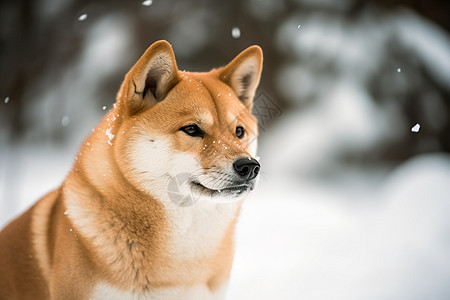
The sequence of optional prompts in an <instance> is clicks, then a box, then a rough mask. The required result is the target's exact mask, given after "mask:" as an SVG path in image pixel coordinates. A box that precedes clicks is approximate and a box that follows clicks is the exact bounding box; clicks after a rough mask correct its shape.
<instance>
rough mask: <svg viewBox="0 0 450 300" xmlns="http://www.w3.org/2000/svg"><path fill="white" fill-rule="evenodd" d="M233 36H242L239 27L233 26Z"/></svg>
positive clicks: (234, 37)
mask: <svg viewBox="0 0 450 300" xmlns="http://www.w3.org/2000/svg"><path fill="white" fill-rule="evenodd" d="M231 36H232V37H233V39H238V38H240V37H241V30H240V29H239V27H233V28H232V29H231Z"/></svg>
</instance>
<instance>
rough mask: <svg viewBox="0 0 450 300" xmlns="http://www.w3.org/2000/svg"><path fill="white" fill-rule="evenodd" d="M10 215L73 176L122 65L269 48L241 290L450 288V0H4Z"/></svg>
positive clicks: (0, 153)
mask: <svg viewBox="0 0 450 300" xmlns="http://www.w3.org/2000/svg"><path fill="white" fill-rule="evenodd" d="M0 24H1V26H0V43H1V44H0V45H1V46H0V63H1V64H0V76H1V80H0V227H2V226H4V225H5V224H6V223H7V222H8V221H9V220H11V219H12V218H13V217H15V216H17V215H18V214H19V213H20V212H21V211H23V210H24V209H26V208H27V207H28V206H29V205H31V203H33V202H34V201H36V200H37V199H38V198H39V197H41V196H42V195H44V194H45V193H46V192H48V191H50V190H51V189H53V188H55V187H57V186H58V185H59V184H60V183H61V182H62V181H63V180H64V176H65V175H66V174H67V173H68V171H69V170H70V167H71V164H72V161H73V157H74V155H75V154H76V153H77V150H78V147H79V145H80V144H81V143H82V141H83V139H84V138H85V137H86V136H87V135H88V134H89V132H90V131H91V129H92V128H93V127H95V126H96V124H97V123H98V122H99V121H100V119H101V118H102V116H103V115H104V114H105V113H106V111H108V110H109V109H110V108H111V107H112V104H113V103H114V100H115V94H116V92H117V91H118V89H119V86H120V83H121V81H122V79H123V78H124V75H125V73H126V72H127V71H128V70H129V68H130V67H131V66H132V65H133V64H134V62H135V61H136V60H137V59H138V57H139V56H140V55H141V54H142V53H143V52H144V51H145V49H146V48H147V47H148V46H149V45H150V44H151V43H153V42H154V41H156V40H159V39H166V40H168V41H169V42H170V43H171V44H172V46H173V49H174V51H175V55H176V57H177V62H178V67H179V69H180V70H190V71H207V70H209V69H211V68H213V67H217V66H221V65H224V64H226V63H228V62H229V61H230V60H231V59H232V58H233V57H234V56H235V55H237V54H238V53H239V52H240V51H242V50H243V49H245V48H246V47H248V46H250V45H252V44H257V45H260V46H261V47H262V49H263V51H264V59H265V61H264V70H263V76H262V79H261V84H260V87H259V90H258V94H257V96H256V98H255V114H256V115H257V116H258V118H259V119H260V133H261V134H260V139H259V155H260V156H261V164H262V167H263V168H262V171H263V173H262V176H261V177H262V178H261V180H260V185H259V188H258V190H257V191H256V192H255V193H254V194H253V195H252V196H251V197H250V199H248V201H246V203H245V204H244V207H243V212H242V215H241V218H240V221H239V224H238V232H237V241H236V243H237V245H236V246H237V252H236V258H235V264H234V266H233V274H232V278H231V281H230V290H229V297H228V298H229V299H346V300H348V299H438V300H439V299H450V285H449V284H448V283H449V282H450V218H449V217H448V215H449V213H450V155H449V151H450V118H449V114H450V35H449V30H450V2H448V1H445V0H442V1H440V0H429V1H426V0H415V1H413V0H382V1H358V0H340V1H333V0H278V1H271V0H245V1H238V0H234V1H205V0H190V1H181V0H178V1H171V0H153V1H151V0H147V1H142V0H138V1H134V0H133V1H112V0H108V1H106V0H105V1H101V0H99V1H82V0H77V1H75V0H34V1H31V0H21V1H12V0H10V1H2V2H1V3H0Z"/></svg>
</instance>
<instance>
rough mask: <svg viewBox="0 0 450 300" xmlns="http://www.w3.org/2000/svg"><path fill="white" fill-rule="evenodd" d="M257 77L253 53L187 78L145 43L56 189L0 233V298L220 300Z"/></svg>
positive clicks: (245, 185)
mask: <svg viewBox="0 0 450 300" xmlns="http://www.w3.org/2000/svg"><path fill="white" fill-rule="evenodd" d="M261 70H262V51H261V49H260V48H259V47H258V46H252V47H250V48H248V49H246V50H245V51H243V52H242V53H240V54H239V55H238V56H237V57H236V58H235V59H234V60H232V61H231V62H230V63H229V64H228V65H227V66H225V67H222V68H219V69H213V70H212V71H210V72H207V73H190V72H182V71H179V70H178V68H177V65H176V61H175V57H174V54H173V51H172V48H171V46H170V45H169V43H167V42H166V41H159V42H156V43H154V44H153V45H151V46H150V47H149V48H148V49H147V51H146V52H145V53H144V54H143V56H142V57H141V58H140V59H139V61H138V62H137V63H136V64H135V65H134V66H133V68H132V69H131V70H130V71H129V73H128V74H127V75H126V76H125V80H124V81H123V83H122V86H121V88H120V90H119V92H118V94H117V101H116V104H115V105H114V108H113V109H112V110H111V111H109V113H108V114H107V115H106V116H105V117H104V119H103V120H102V121H101V123H100V124H99V126H98V127H97V128H96V129H95V130H93V132H92V133H91V134H90V136H89V137H88V138H87V139H86V141H85V142H84V143H83V145H82V146H81V149H80V151H79V153H78V155H77V157H76V159H75V162H74V164H73V168H72V170H71V171H70V173H69V174H68V176H67V178H66V179H65V181H64V182H63V184H62V185H61V186H60V187H59V188H58V189H56V190H54V191H52V192H50V193H49V194H47V195H46V196H44V197H43V198H42V199H41V200H40V201H38V202H37V203H36V204H35V205H34V206H32V207H31V208H30V209H29V210H28V211H26V212H25V213H24V214H22V215H21V216H19V217H18V218H16V219H15V220H14V221H12V222H11V223H10V224H9V225H7V226H6V227H5V228H3V230H2V231H1V233H0V298H1V299H65V300H67V299H196V300H197V299H223V298H224V297H225V292H226V286H227V282H228V280H229V276H230V270H231V265H232V260H233V235H234V227H235V223H236V220H237V218H238V215H239V209H240V206H241V203H242V200H243V199H244V198H245V197H246V195H247V194H248V193H249V192H250V191H251V190H252V189H253V188H254V185H255V181H256V180H257V177H258V173H259V170H260V165H259V163H258V161H257V160H256V159H255V158H254V157H255V154H256V142H255V138H256V135H257V124H256V119H255V117H254V116H253V115H252V114H251V109H252V102H253V97H254V94H255V90H256V88H257V86H258V83H259V78H260V74H261ZM174 183H175V184H174Z"/></svg>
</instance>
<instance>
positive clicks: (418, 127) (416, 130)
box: [411, 123, 420, 132]
mask: <svg viewBox="0 0 450 300" xmlns="http://www.w3.org/2000/svg"><path fill="white" fill-rule="evenodd" d="M419 130H420V125H419V123H417V124H416V125H414V127H413V128H411V131H412V132H419Z"/></svg>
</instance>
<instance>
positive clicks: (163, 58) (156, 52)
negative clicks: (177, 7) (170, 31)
mask: <svg viewBox="0 0 450 300" xmlns="http://www.w3.org/2000/svg"><path fill="white" fill-rule="evenodd" d="M179 81H180V77H179V73H178V67H177V63H176V61H175V55H174V53H173V50H172V47H171V46H170V44H169V43H168V42H167V41H163V40H162V41H158V42H155V43H153V44H152V45H151V46H150V47H149V48H148V49H147V50H146V51H145V53H144V54H143V55H142V57H141V58H140V59H139V60H138V62H137V63H136V64H135V65H134V66H133V68H131V70H130V71H129V72H128V74H127V75H126V76H125V80H124V82H123V83H122V86H121V88H120V91H119V94H118V100H119V101H121V102H124V103H123V104H124V105H125V106H126V107H127V110H128V112H129V113H130V114H135V113H137V112H138V111H140V110H142V109H146V108H149V107H151V106H153V105H155V104H156V103H157V102H159V101H161V100H163V99H164V98H165V97H166V96H167V94H168V93H169V91H170V90H171V89H172V88H173V87H174V86H175V85H176V84H177V83H178V82H179Z"/></svg>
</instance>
